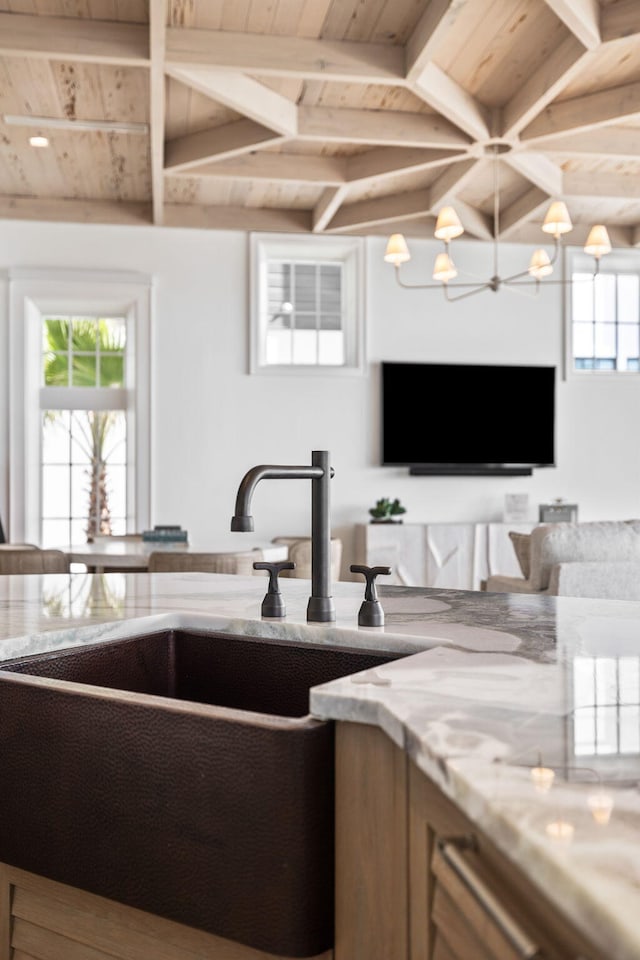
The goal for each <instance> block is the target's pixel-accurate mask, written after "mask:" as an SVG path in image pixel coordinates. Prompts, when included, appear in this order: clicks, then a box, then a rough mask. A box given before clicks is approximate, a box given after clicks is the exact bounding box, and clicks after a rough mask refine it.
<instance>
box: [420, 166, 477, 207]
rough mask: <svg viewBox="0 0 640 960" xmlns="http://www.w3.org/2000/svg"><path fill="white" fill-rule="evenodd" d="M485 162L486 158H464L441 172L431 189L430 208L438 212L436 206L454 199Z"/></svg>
mask: <svg viewBox="0 0 640 960" xmlns="http://www.w3.org/2000/svg"><path fill="white" fill-rule="evenodd" d="M483 163H485V161H484V160H475V159H471V160H464V161H463V162H462V163H456V164H455V166H453V167H449V169H447V170H445V171H444V173H441V174H440V176H439V177H438V179H437V180H436V181H435V182H434V183H432V184H431V187H430V189H429V198H430V199H429V207H428V209H429V210H431V211H433V213H437V209H436V208H437V207H439V206H441V204H442V203H444V202H445V201H446V200H448V199H452V198H453V197H454V196H455V195H456V193H457V192H458V191H459V190H462V189H463V188H464V186H465V184H466V183H468V181H469V180H470V179H471V178H472V177H473V176H475V175H476V173H477V170H478V166H479V164H483Z"/></svg>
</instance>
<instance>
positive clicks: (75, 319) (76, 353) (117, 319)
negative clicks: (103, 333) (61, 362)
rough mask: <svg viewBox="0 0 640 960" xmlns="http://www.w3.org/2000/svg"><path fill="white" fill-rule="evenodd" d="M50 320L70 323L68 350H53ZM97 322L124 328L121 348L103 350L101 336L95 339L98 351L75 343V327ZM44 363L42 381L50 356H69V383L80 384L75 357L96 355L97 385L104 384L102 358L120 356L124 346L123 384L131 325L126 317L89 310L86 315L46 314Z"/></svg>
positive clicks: (71, 384) (97, 325)
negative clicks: (102, 381)
mask: <svg viewBox="0 0 640 960" xmlns="http://www.w3.org/2000/svg"><path fill="white" fill-rule="evenodd" d="M49 320H58V321H61V322H64V323H67V324H68V325H69V332H68V335H67V348H66V350H52V349H51V348H50V347H49V346H48V344H47V334H46V330H47V321H49ZM83 322H86V323H93V324H95V325H96V327H97V328H98V329H99V326H100V324H101V323H102V322H105V323H107V324H109V325H110V326H111V327H113V326H114V325H116V326H115V329H118V328H119V330H120V333H121V336H122V344H121V347H120V348H118V347H116V348H114V350H108V349H103V347H102V343H101V338H100V336H98V335H97V336H96V338H95V344H96V345H95V349H94V350H79V349H76V348H75V346H74V339H75V338H74V334H73V330H74V326H76V325H77V324H79V323H83ZM42 339H43V344H42V364H41V382H42V383H43V384H44V383H45V367H46V359H47V356H48V355H50V356H66V357H67V383H66V386H70V387H73V386H78V384H75V383H74V382H73V360H74V357H95V361H96V368H95V369H96V383H95V384H94V386H95V387H100V386H101V385H102V384H101V377H102V369H103V368H102V364H101V362H100V361H101V358H102V357H103V356H105V357H107V358H110V359H112V360H113V359H114V358H115V357H116V355H117V354H118V353H119V352H120V349H121V350H122V352H123V363H122V376H121V377H120V386H122V385H123V384H124V383H125V378H126V366H125V364H126V349H127V325H126V318H125V317H123V316H121V315H119V314H112V315H109V314H100V315H99V316H98V315H94V314H91V313H89V312H87V313H83V314H57V313H52V312H47V313H46V315H43V316H42ZM49 386H56V387H57V386H63V385H62V384H60V385H59V384H49Z"/></svg>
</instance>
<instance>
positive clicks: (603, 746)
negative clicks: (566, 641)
mask: <svg viewBox="0 0 640 960" xmlns="http://www.w3.org/2000/svg"><path fill="white" fill-rule="evenodd" d="M607 669H608V671H609V675H610V679H611V692H610V694H609V693H608V691H607V689H606V683H605V681H606V670H607ZM572 686H573V704H574V709H573V753H574V755H575V756H576V757H578V756H579V757H603V756H627V755H630V754H638V753H640V657H634V656H622V657H575V658H574V661H573V671H572ZM634 718H635V724H634V723H633V722H632V723H629V722H627V723H626V724H625V723H624V722H623V721H624V720H625V719H626V720H627V721H628V720H629V719H630V720H631V721H633V719H634ZM607 727H608V729H609V730H610V731H611V730H612V731H613V737H611V736H610V737H609V738H608V739H607V737H606V729H607ZM589 728H590V736H589V737H587V736H586V733H587V731H588V730H589ZM630 732H631V734H632V735H631V736H630V735H629V734H630Z"/></svg>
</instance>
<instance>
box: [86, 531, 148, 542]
mask: <svg viewBox="0 0 640 960" xmlns="http://www.w3.org/2000/svg"><path fill="white" fill-rule="evenodd" d="M114 540H133V541H141V540H142V534H141V533H94V534H93V535H92V536H90V537H87V543H113V541H114Z"/></svg>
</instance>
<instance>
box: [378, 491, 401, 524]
mask: <svg viewBox="0 0 640 960" xmlns="http://www.w3.org/2000/svg"><path fill="white" fill-rule="evenodd" d="M406 512H407V511H406V509H405V508H404V507H403V506H402V504H401V503H400V501H399V500H398V498H397V497H396V499H395V500H389V498H388V497H381V498H380V500H376V505H375V507H371V508H370V509H369V513H370V515H371V518H372V519H371V522H372V523H402V520H400V519H399V518H400V515H401V514H403V513H406Z"/></svg>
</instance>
